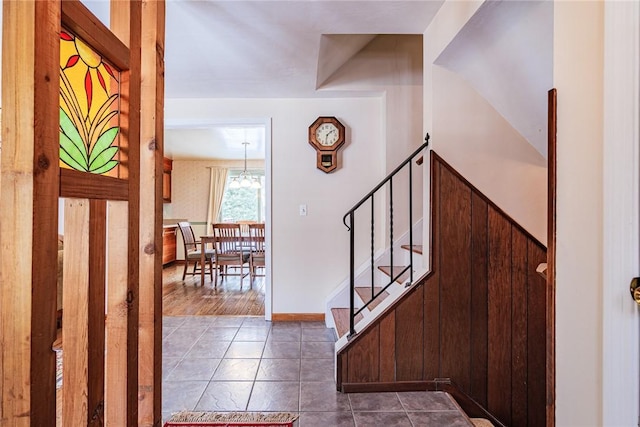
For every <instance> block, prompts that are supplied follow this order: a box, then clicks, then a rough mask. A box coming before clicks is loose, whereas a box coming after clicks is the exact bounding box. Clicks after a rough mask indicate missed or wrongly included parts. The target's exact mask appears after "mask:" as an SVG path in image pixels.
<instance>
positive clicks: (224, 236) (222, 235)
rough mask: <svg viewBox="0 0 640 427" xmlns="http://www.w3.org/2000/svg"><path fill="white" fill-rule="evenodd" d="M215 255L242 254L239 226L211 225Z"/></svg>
mask: <svg viewBox="0 0 640 427" xmlns="http://www.w3.org/2000/svg"><path fill="white" fill-rule="evenodd" d="M213 235H214V237H215V242H214V249H215V251H216V255H232V254H238V253H240V255H241V254H242V251H241V250H240V244H241V242H242V236H241V233H240V225H239V224H226V223H224V224H213Z"/></svg>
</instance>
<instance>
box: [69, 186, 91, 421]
mask: <svg viewBox="0 0 640 427" xmlns="http://www.w3.org/2000/svg"><path fill="white" fill-rule="evenodd" d="M89 205H90V203H89V200H87V199H67V200H65V206H64V261H63V264H64V267H63V279H62V283H63V287H64V292H63V294H62V306H63V307H64V319H63V322H62V337H63V340H64V344H63V352H64V353H63V354H64V356H63V357H64V363H63V365H62V377H63V378H64V386H63V387H62V425H65V426H86V425H87V422H88V419H89V418H88V410H89V402H88V393H89V390H88V381H89V379H88V369H89V366H88V365H89V360H88V359H89V357H88V354H89V353H88V347H89V330H88V327H87V325H88V324H89V244H90V243H89V229H90V226H89V217H90V213H89V211H90V208H89Z"/></svg>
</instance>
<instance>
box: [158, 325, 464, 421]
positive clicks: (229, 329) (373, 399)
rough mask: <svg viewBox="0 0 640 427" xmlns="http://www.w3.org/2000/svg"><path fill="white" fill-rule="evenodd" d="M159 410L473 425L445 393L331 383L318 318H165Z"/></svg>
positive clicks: (329, 340) (327, 340)
mask: <svg viewBox="0 0 640 427" xmlns="http://www.w3.org/2000/svg"><path fill="white" fill-rule="evenodd" d="M163 322H164V326H163V359H162V368H163V369H162V380H163V391H162V394H163V396H162V413H163V418H164V419H167V418H168V417H169V416H170V414H171V413H172V412H176V411H180V410H197V411H223V412H227V411H245V410H246V411H262V412H268V411H287V412H297V413H299V414H300V418H299V420H298V421H297V422H296V426H299V427H313V426H322V427H333V426H336V427H338V426H340V427H341V426H372V427H373V426H375V427H377V426H385V427H386V426H437V427H445V426H452V427H455V426H470V425H471V424H470V423H469V421H468V419H467V418H466V417H465V416H464V415H463V414H461V413H460V411H459V409H458V407H457V405H456V404H455V403H454V402H453V401H452V400H451V399H450V398H449V396H448V395H447V394H445V393H441V392H406V393H366V394H364V393H362V394H361V393H352V394H342V393H338V392H337V391H336V385H335V380H334V363H333V361H334V342H335V334H334V332H333V330H332V329H327V328H325V326H324V323H319V322H277V323H271V322H265V321H264V319H263V318H261V317H235V316H234V317H230V316H193V317H168V316H165V317H164V319H163Z"/></svg>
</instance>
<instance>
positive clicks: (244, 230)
mask: <svg viewBox="0 0 640 427" xmlns="http://www.w3.org/2000/svg"><path fill="white" fill-rule="evenodd" d="M256 223H257V221H252V220H248V219H243V220H240V221H236V224H239V225H240V233H241V234H242V235H243V236H248V235H249V225H250V224H256Z"/></svg>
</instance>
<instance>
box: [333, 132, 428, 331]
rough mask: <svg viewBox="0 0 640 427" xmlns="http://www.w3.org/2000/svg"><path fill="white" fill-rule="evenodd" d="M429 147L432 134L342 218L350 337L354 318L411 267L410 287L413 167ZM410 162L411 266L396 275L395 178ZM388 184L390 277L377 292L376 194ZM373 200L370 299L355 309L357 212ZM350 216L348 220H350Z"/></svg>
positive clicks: (411, 241) (410, 279) (410, 260)
mask: <svg viewBox="0 0 640 427" xmlns="http://www.w3.org/2000/svg"><path fill="white" fill-rule="evenodd" d="M428 146H429V134H427V135H426V137H425V142H424V144H422V145H421V146H420V147H419V148H418V149H417V150H416V151H414V152H413V153H412V154H411V155H410V156H409V157H407V158H406V159H405V160H404V161H403V162H402V163H400V165H399V166H398V167H396V168H395V169H394V170H393V172H391V173H390V174H389V175H387V176H386V178H385V179H384V180H382V181H381V182H380V183H379V184H378V185H376V186H375V187H374V189H373V190H371V191H370V192H369V194H367V195H366V196H365V197H363V198H362V199H361V200H360V201H359V202H358V203H356V205H355V206H354V207H353V208H351V209H350V210H349V212H347V213H346V214H345V215H344V217H343V218H342V222H343V223H344V225H345V226H346V227H347V229H348V230H349V246H350V247H349V263H350V265H349V284H350V286H349V287H350V289H349V336H348V338H351V337H353V336H354V335H355V333H356V331H355V317H356V316H357V315H358V314H360V313H361V312H362V311H363V310H364V309H366V308H367V307H368V306H369V304H371V303H372V302H373V301H374V300H375V299H376V298H377V297H378V296H380V294H382V293H383V292H385V291H386V290H387V289H388V288H389V286H391V285H392V284H393V283H394V282H395V281H397V280H399V278H401V277H403V275H404V274H405V273H406V272H407V270H409V281H408V282H407V286H409V285H410V284H412V283H413V250H412V249H413V247H414V245H413V201H412V200H413V197H411V194H412V192H413V169H412V164H411V163H412V160H413V158H414V157H416V156H417V155H418V154H420V153H421V152H422V151H423V150H424V149H425V148H427V147H428ZM407 164H408V165H409V170H408V177H409V185H408V191H409V197H408V199H409V204H408V205H409V206H408V207H409V248H411V250H410V256H409V265H408V266H407V267H405V268H403V269H402V270H400V271H399V272H398V273H397V274H395V273H396V272H395V269H394V264H393V236H394V234H393V231H394V230H393V214H394V207H393V177H394V176H395V175H396V174H397V173H398V172H400V171H401V170H402V169H403V168H404V167H405V166H406V165H407ZM387 183H388V184H389V241H390V246H389V248H390V249H389V258H390V264H391V265H390V267H389V269H390V272H389V276H390V277H391V280H390V281H389V283H388V284H387V285H386V286H383V287H381V288H379V290H378V292H376V289H375V283H374V277H375V265H374V264H375V259H374V251H375V234H374V227H375V219H374V211H375V208H374V195H375V193H376V192H377V191H378V190H380V189H381V188H383V187H384V186H385V185H386V184H387ZM369 199H370V200H371V300H369V301H368V302H366V303H365V304H364V305H363V306H362V307H361V308H359V309H358V310H356V309H355V227H354V226H355V224H354V222H355V212H356V210H357V209H358V208H359V207H360V206H362V205H363V204H364V203H365V202H366V201H367V200H369ZM347 218H348V223H347Z"/></svg>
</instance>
